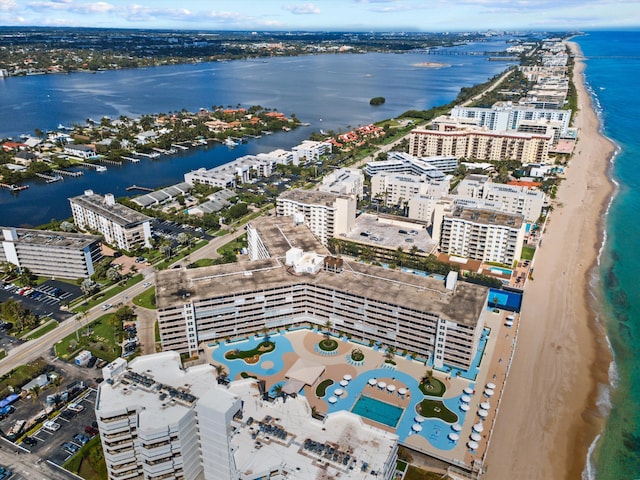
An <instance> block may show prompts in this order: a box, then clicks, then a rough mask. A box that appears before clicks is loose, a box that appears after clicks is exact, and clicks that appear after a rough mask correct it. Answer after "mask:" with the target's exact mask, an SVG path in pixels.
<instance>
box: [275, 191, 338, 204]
mask: <svg viewBox="0 0 640 480" xmlns="http://www.w3.org/2000/svg"><path fill="white" fill-rule="evenodd" d="M339 197H344V195H337V194H335V193H329V192H319V191H317V190H302V189H300V188H294V189H293V190H287V191H285V192H283V193H282V194H281V195H280V196H279V197H278V200H279V199H283V200H292V201H294V202H299V203H304V204H309V205H321V206H324V207H333V204H334V202H335V200H336V198H339Z"/></svg>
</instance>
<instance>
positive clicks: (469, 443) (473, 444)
mask: <svg viewBox="0 0 640 480" xmlns="http://www.w3.org/2000/svg"><path fill="white" fill-rule="evenodd" d="M478 446H479V445H478V442H474V441H473V440H471V441H470V442H467V447H469V448H470V449H471V450H475V449H477V448H478Z"/></svg>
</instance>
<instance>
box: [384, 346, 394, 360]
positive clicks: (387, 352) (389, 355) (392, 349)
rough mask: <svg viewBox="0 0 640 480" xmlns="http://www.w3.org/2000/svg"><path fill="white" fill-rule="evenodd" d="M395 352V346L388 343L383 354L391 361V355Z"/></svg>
mask: <svg viewBox="0 0 640 480" xmlns="http://www.w3.org/2000/svg"><path fill="white" fill-rule="evenodd" d="M395 354H396V347H394V346H393V345H389V346H388V347H387V351H386V352H385V353H384V356H385V358H386V359H387V360H389V361H393V357H394V355H395Z"/></svg>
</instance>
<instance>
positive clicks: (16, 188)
mask: <svg viewBox="0 0 640 480" xmlns="http://www.w3.org/2000/svg"><path fill="white" fill-rule="evenodd" d="M0 188H6V189H7V190H11V191H12V192H21V191H22V190H26V189H27V188H29V185H16V184H15V183H12V184H11V185H9V184H8V183H0Z"/></svg>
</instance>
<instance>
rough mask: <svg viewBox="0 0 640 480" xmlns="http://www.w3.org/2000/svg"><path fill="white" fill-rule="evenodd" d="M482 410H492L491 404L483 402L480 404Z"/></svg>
mask: <svg viewBox="0 0 640 480" xmlns="http://www.w3.org/2000/svg"><path fill="white" fill-rule="evenodd" d="M480 408H482V409H484V410H489V409H490V408H491V404H490V403H489V402H482V403H481V404H480Z"/></svg>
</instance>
